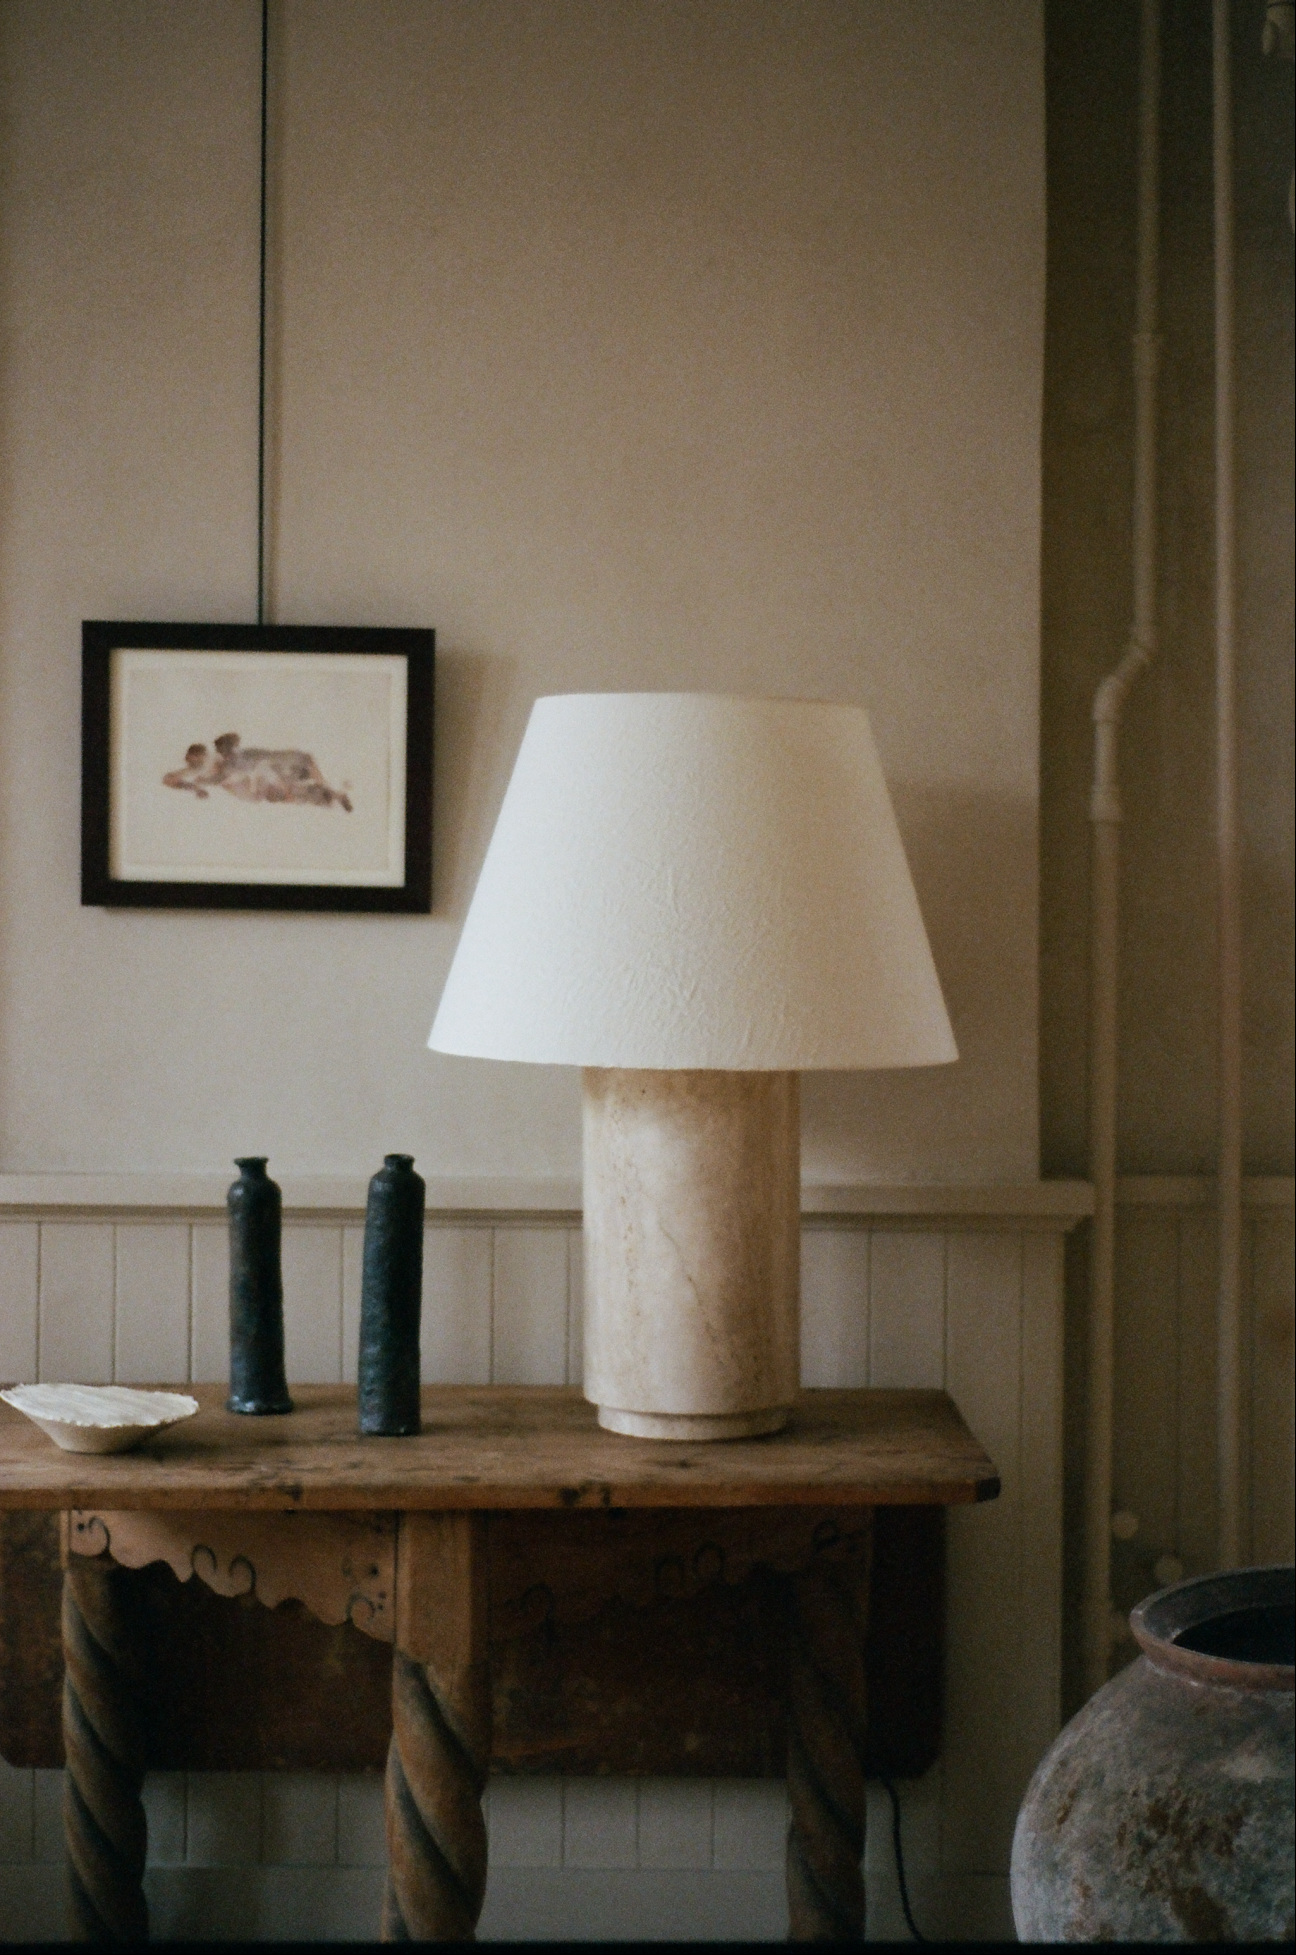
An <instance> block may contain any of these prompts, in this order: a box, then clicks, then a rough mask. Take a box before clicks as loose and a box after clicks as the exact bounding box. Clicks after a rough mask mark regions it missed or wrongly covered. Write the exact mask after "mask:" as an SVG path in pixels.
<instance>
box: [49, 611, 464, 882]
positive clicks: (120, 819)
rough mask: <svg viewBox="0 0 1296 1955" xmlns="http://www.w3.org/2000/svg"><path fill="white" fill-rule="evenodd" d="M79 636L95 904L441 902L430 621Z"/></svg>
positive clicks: (88, 861)
mask: <svg viewBox="0 0 1296 1955" xmlns="http://www.w3.org/2000/svg"><path fill="white" fill-rule="evenodd" d="M81 638H82V647H81V660H82V696H81V901H82V903H85V904H107V905H110V906H112V907H114V908H121V907H126V908H139V909H156V908H186V909H241V910H253V909H255V910H414V911H420V910H421V911H427V910H429V909H430V908H431V906H432V696H433V687H432V671H433V633H432V632H431V631H414V630H410V631H399V630H392V631H388V630H374V629H369V628H355V629H352V628H351V627H348V626H344V625H327V626H317V625H206V624H204V625H181V624H115V623H111V624H110V623H103V622H91V623H87V624H83V625H82V627H81Z"/></svg>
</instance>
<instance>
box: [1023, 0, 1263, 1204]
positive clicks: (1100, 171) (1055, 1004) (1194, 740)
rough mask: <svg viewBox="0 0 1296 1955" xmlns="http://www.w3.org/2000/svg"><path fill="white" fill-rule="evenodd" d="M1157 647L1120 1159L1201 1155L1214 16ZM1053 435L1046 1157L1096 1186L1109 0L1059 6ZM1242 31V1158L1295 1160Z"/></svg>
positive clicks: (1210, 953) (1191, 45) (1189, 243)
mask: <svg viewBox="0 0 1296 1955" xmlns="http://www.w3.org/2000/svg"><path fill="white" fill-rule="evenodd" d="M1162 20H1163V28H1162V32H1163V47H1164V56H1163V59H1164V113H1163V117H1162V173H1163V222H1162V334H1163V355H1162V362H1163V364H1162V388H1161V414H1160V436H1161V520H1160V608H1161V649H1160V653H1159V656H1158V658H1157V660H1156V663H1155V664H1154V665H1153V667H1152V668H1151V669H1150V670H1149V671H1148V672H1147V673H1146V674H1145V675H1143V676H1142V677H1141V678H1140V679H1139V681H1138V683H1137V685H1136V687H1135V688H1134V690H1133V692H1132V693H1131V695H1130V701H1129V706H1128V709H1127V712H1126V717H1125V730H1124V732H1123V734H1122V761H1121V777H1122V794H1123V799H1124V804H1125V823H1124V827H1123V830H1122V844H1121V846H1122V856H1123V875H1124V883H1123V890H1122V911H1121V1024H1120V1134H1119V1160H1120V1166H1121V1168H1122V1170H1123V1171H1125V1172H1127V1173H1131V1174H1156V1173H1161V1174H1191V1173H1204V1172H1209V1171H1210V1170H1211V1169H1212V1168H1213V1167H1214V1164H1215V1158H1216V1139H1215V1135H1216V1087H1215V1040H1216V1011H1215V1005H1216V972H1215V956H1216V950H1215V883H1214V819H1215V817H1214V768H1215V746H1214V741H1215V696H1214V686H1215V674H1214V659H1215V617H1214V603H1215V597H1214V588H1215V587H1214V550H1215V545H1214V446H1213V445H1214V403H1213V395H1214V364H1213V363H1214V317H1213V276H1214V272H1213V262H1214V261H1213V240H1212V196H1213V190H1212V171H1211V96H1210V88H1211V54H1210V34H1211V24H1210V10H1209V8H1205V7H1193V8H1180V7H1174V6H1165V7H1163V10H1162ZM1048 25H1049V34H1048V45H1049V205H1050V225H1049V305H1048V329H1047V345H1048V354H1047V367H1046V386H1045V422H1044V430H1045V432H1044V483H1045V494H1044V527H1043V535H1044V547H1043V607H1044V608H1043V708H1042V720H1043V724H1042V753H1043V773H1042V806H1041V852H1042V854H1041V860H1042V891H1041V925H1042V938H1041V987H1042V1051H1041V1120H1042V1134H1041V1152H1042V1159H1043V1165H1044V1171H1045V1172H1046V1173H1048V1174H1064V1175H1065V1174H1083V1173H1085V1172H1086V1171H1087V1144H1086V1138H1085V1134H1086V1119H1087V1100H1086V1079H1085V1068H1086V1054H1087V983H1088V959H1089V915H1088V875H1089V821H1088V795H1089V781H1090V777H1091V773H1092V730H1091V725H1090V709H1091V704H1092V700H1093V694H1094V688H1095V687H1096V685H1097V683H1098V681H1099V679H1100V678H1101V677H1102V675H1103V673H1104V672H1106V671H1108V670H1110V668H1111V667H1112V666H1113V665H1114V664H1115V663H1116V661H1117V659H1118V658H1119V657H1120V655H1121V651H1122V650H1123V647H1124V641H1125V635H1126V633H1127V632H1128V630H1129V625H1130V616H1131V603H1132V599H1131V559H1130V499H1131V470H1132V453H1133V395H1132V349H1131V343H1130V334H1131V332H1132V330H1133V299H1134V228H1135V167H1136V165H1135V158H1136V151H1137V135H1136V130H1135V120H1134V118H1135V113H1136V103H1137V84H1138V16H1137V9H1136V8H1133V7H1131V6H1129V5H1128V4H1127V0H1052V4H1051V5H1050V8H1049V14H1048ZM1262 25H1263V11H1262V10H1260V9H1257V8H1254V7H1250V6H1236V7H1235V8H1234V9H1233V28H1234V45H1233V73H1234V90H1235V97H1236V108H1235V132H1236V142H1235V150H1236V175H1235V195H1236V200H1237V220H1236V221H1237V260H1236V262H1237V325H1238V362H1237V388H1238V425H1237V469H1238V546H1239V547H1238V559H1239V561H1238V571H1239V575H1238V639H1239V660H1238V690H1239V743H1238V746H1239V771H1240V801H1241V817H1242V837H1243V840H1242V846H1243V930H1244V956H1245V983H1244V1037H1245V1042H1246V1043H1245V1095H1246V1099H1245V1150H1246V1167H1247V1170H1248V1172H1250V1173H1253V1174H1290V1173H1291V1172H1292V1163H1293V1152H1292V1150H1293V1131H1294V1129H1296V1103H1294V1101H1293V1081H1294V1078H1296V1072H1294V1068H1293V1038H1294V1028H1296V1010H1294V1009H1293V955H1292V952H1293V928H1292V926H1293V907H1292V896H1293V859H1294V848H1293V844H1294V841H1296V796H1294V794H1293V787H1294V785H1296V779H1294V772H1293V738H1292V729H1293V722H1294V719H1296V713H1294V712H1293V697H1292V632H1293V589H1294V585H1293V557H1292V535H1293V517H1294V513H1296V512H1294V509H1293V479H1294V477H1293V459H1292V452H1293V451H1292V436H1293V392H1292V355H1293V311H1292V233H1291V229H1290V227H1289V224H1288V221H1287V185H1288V180H1289V176H1290V173H1291V167H1292V153H1291V119H1292V67H1291V64H1290V62H1284V61H1278V60H1274V59H1271V58H1266V57H1265V55H1264V54H1263V53H1262V51H1261V28H1262Z"/></svg>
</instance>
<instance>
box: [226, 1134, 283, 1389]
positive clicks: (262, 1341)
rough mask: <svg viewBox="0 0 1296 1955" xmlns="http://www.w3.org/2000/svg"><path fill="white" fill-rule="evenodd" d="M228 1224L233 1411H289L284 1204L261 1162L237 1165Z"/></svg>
mask: <svg viewBox="0 0 1296 1955" xmlns="http://www.w3.org/2000/svg"><path fill="white" fill-rule="evenodd" d="M234 1165H235V1167H236V1168H237V1169H238V1170H239V1178H238V1180H237V1181H236V1182H235V1183H234V1184H233V1186H232V1187H231V1189H230V1191H229V1194H228V1195H227V1196H226V1197H225V1200H226V1204H227V1206H228V1208H229V1223H230V1395H229V1401H228V1403H229V1409H230V1411H231V1412H291V1411H292V1409H293V1403H292V1400H291V1399H290V1398H289V1396H288V1381H287V1378H286V1377H285V1376H284V1327H283V1273H282V1269H281V1266H280V1261H279V1250H280V1236H281V1232H282V1222H281V1209H282V1203H281V1199H280V1195H279V1189H278V1187H277V1186H276V1184H275V1183H274V1182H273V1181H272V1180H271V1179H270V1177H269V1175H268V1174H267V1173H266V1164H265V1159H264V1157H262V1156H259V1155H254V1156H252V1157H251V1158H250V1159H248V1160H245V1161H235V1163H234Z"/></svg>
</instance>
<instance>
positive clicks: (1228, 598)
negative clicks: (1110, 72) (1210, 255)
mask: <svg viewBox="0 0 1296 1955" xmlns="http://www.w3.org/2000/svg"><path fill="white" fill-rule="evenodd" d="M1229 42H1230V31H1229V5H1228V0H1214V5H1213V11H1212V104H1213V126H1214V171H1215V864H1216V869H1215V873H1216V904H1217V919H1218V921H1217V930H1218V960H1219V961H1218V1012H1219V1027H1218V1066H1219V1073H1218V1147H1219V1167H1218V1174H1219V1194H1218V1213H1219V1274H1218V1292H1217V1315H1216V1325H1217V1337H1218V1359H1217V1362H1218V1400H1217V1407H1218V1409H1217V1427H1216V1446H1217V1458H1218V1469H1217V1471H1218V1488H1219V1561H1220V1566H1221V1567H1223V1568H1235V1567H1237V1566H1238V1564H1239V1562H1240V1561H1241V1559H1242V1554H1243V1541H1242V891H1241V838H1240V834H1239V825H1238V779H1237V771H1238V770H1237V493H1236V479H1235V466H1234V429H1235V424H1236V398H1235V382H1234V372H1235V364H1236V327H1235V315H1234V251H1233V101H1232V94H1233V90H1232V72H1231V67H1232V64H1231V59H1230V55H1231V50H1230V44H1229Z"/></svg>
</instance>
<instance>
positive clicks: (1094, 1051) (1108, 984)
mask: <svg viewBox="0 0 1296 1955" xmlns="http://www.w3.org/2000/svg"><path fill="white" fill-rule="evenodd" d="M1160 109H1161V22H1160V6H1159V0H1142V9H1141V20H1140V57H1139V159H1138V269H1137V274H1136V277H1137V284H1136V296H1135V314H1134V506H1133V585H1134V591H1133V596H1134V605H1133V613H1134V615H1133V624H1132V626H1131V629H1130V635H1129V642H1128V644H1127V647H1126V650H1125V654H1124V657H1123V658H1122V659H1121V661H1120V663H1119V665H1117V666H1116V668H1115V669H1114V671H1112V672H1109V673H1108V675H1107V677H1106V678H1105V679H1104V680H1103V681H1102V683H1101V684H1100V685H1099V687H1098V690H1097V692H1096V693H1095V694H1094V702H1093V722H1094V771H1093V791H1092V794H1091V797H1090V803H1089V818H1090V822H1091V824H1092V837H1093V840H1092V853H1091V867H1090V908H1091V937H1090V993H1089V1173H1090V1178H1091V1179H1092V1181H1093V1186H1094V1216H1093V1236H1092V1262H1091V1271H1090V1286H1089V1317H1088V1333H1089V1348H1088V1413H1087V1424H1086V1448H1085V1526H1084V1539H1085V1579H1084V1607H1083V1614H1084V1673H1085V1687H1086V1691H1087V1692H1092V1691H1095V1690H1097V1689H1098V1688H1099V1686H1100V1685H1101V1684H1103V1683H1105V1682H1106V1680H1107V1670H1108V1664H1109V1661H1110V1657H1111V1648H1112V1631H1111V1521H1112V1399H1113V1357H1114V1315H1115V1312H1114V1292H1115V1263H1116V1088H1117V1041H1118V999H1119V987H1118V978H1119V923H1120V824H1121V803H1120V781H1119V771H1118V760H1119V737H1120V722H1121V715H1122V713H1123V711H1124V707H1125V700H1126V697H1127V695H1128V693H1129V690H1130V687H1131V686H1132V684H1133V683H1134V680H1135V679H1136V678H1137V676H1138V674H1139V673H1140V672H1141V671H1142V669H1143V667H1144V666H1145V665H1147V664H1148V662H1149V661H1150V660H1151V658H1152V657H1153V656H1154V654H1155V652H1156V633H1157V396H1158V378H1159V373H1160V354H1161V338H1160V334H1159V332H1158V329H1157V328H1158V309H1159V273H1160V225H1161V170H1160V162H1161V156H1160Z"/></svg>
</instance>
